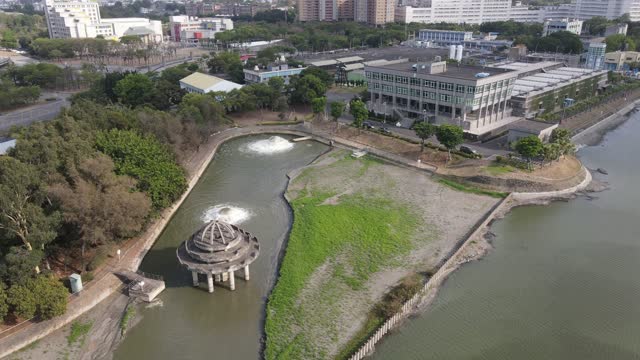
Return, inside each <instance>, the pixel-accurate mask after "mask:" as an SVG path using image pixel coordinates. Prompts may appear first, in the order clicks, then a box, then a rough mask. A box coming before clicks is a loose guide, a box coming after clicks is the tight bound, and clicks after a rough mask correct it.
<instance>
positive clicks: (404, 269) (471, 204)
mask: <svg viewBox="0 0 640 360" xmlns="http://www.w3.org/2000/svg"><path fill="white" fill-rule="evenodd" d="M349 154H350V153H349V152H347V151H344V150H335V151H333V152H331V153H329V154H326V155H325V156H323V157H322V158H320V159H319V160H318V161H317V162H316V163H314V164H313V165H310V166H309V167H307V168H305V169H304V170H303V171H301V172H299V173H298V175H297V177H296V178H295V179H294V180H293V181H292V182H291V184H290V185H289V188H288V196H289V197H290V198H291V199H296V198H298V197H300V196H302V197H304V196H305V194H309V193H310V192H314V193H318V192H320V193H327V194H332V196H330V197H329V198H327V199H326V200H325V202H324V203H323V204H322V206H331V205H333V204H339V203H340V201H341V198H344V197H352V196H358V197H362V198H364V199H365V201H366V199H367V198H371V199H373V198H378V199H379V198H384V199H388V200H389V201H391V202H393V203H394V204H397V205H399V206H403V207H406V208H408V209H410V211H411V213H412V214H414V215H415V216H416V218H417V220H418V221H417V225H416V226H415V229H414V231H413V232H412V235H411V236H410V237H411V239H410V240H411V241H410V251H409V252H406V253H403V255H402V256H399V257H396V258H393V259H389V261H388V262H387V263H386V265H385V266H384V268H383V269H382V270H380V271H376V272H374V273H372V274H371V275H370V276H369V277H368V279H367V280H366V282H365V283H364V284H363V286H360V287H354V286H351V285H350V283H349V281H348V279H349V278H350V275H351V271H352V269H351V268H350V262H349V259H350V258H351V257H353V256H358V253H357V249H354V248H352V247H348V246H347V247H345V248H344V249H341V251H340V252H339V253H338V255H336V256H332V257H330V258H328V259H327V260H326V261H325V262H324V263H323V264H322V265H321V266H319V267H317V268H316V269H315V271H314V272H313V274H312V275H311V276H310V278H309V279H308V281H307V282H306V285H305V286H304V288H303V289H302V291H301V292H300V293H299V294H298V295H297V298H296V300H295V304H296V305H295V309H292V312H293V313H295V320H292V321H293V322H294V324H292V325H291V326H290V328H289V329H286V331H287V332H288V335H289V336H290V339H294V338H296V337H298V336H303V337H304V338H305V339H313V341H312V342H311V344H310V345H309V346H310V347H311V349H305V351H304V353H305V354H306V355H307V356H308V357H309V358H318V359H320V358H322V359H326V358H333V357H335V356H336V355H337V353H338V352H339V351H340V350H341V349H342V347H343V346H345V345H346V343H347V342H348V341H349V340H350V339H351V337H352V336H354V335H355V334H356V333H357V332H358V331H359V330H360V329H361V327H362V326H363V325H364V323H365V320H366V319H367V315H368V314H369V313H370V312H371V311H372V310H373V308H374V306H375V305H376V304H377V303H379V302H380V301H381V300H382V298H383V297H384V295H385V293H386V292H388V291H389V290H390V289H391V288H392V287H393V286H394V285H396V284H397V283H398V282H399V281H400V280H401V279H402V278H404V277H405V276H407V275H409V274H412V273H416V272H423V271H426V270H431V269H433V268H434V267H435V266H437V265H438V264H439V263H440V262H441V261H442V259H443V258H444V257H445V256H446V255H447V254H449V252H450V250H451V249H452V248H453V247H454V246H455V244H456V243H457V242H458V241H459V240H460V239H462V238H463V237H464V236H465V235H466V234H467V233H468V232H469V230H470V229H471V228H472V227H473V226H474V225H475V224H476V222H477V221H478V220H479V219H480V218H481V217H482V216H483V215H484V214H485V213H486V212H487V211H489V210H490V209H491V208H492V207H493V206H494V205H495V204H496V202H497V201H498V200H497V199H494V198H491V197H488V196H480V195H474V194H468V193H463V192H458V191H455V190H452V189H450V188H448V187H446V186H443V185H441V184H439V183H437V182H435V181H434V180H432V179H431V177H430V176H429V175H428V174H427V173H425V172H421V171H417V170H410V169H406V168H401V167H397V166H394V165H391V164H388V163H384V162H381V161H378V160H375V159H371V158H367V157H365V158H364V159H362V160H356V159H352V158H351V157H350V156H349ZM294 221H295V220H294ZM291 358H297V357H295V356H294V357H291Z"/></svg>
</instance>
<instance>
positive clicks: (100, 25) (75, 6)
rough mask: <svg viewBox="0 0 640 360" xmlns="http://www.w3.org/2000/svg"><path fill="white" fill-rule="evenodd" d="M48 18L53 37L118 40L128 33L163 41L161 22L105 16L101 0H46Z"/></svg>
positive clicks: (51, 36) (50, 33) (148, 39)
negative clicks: (108, 17)
mask: <svg viewBox="0 0 640 360" xmlns="http://www.w3.org/2000/svg"><path fill="white" fill-rule="evenodd" d="M45 5H46V9H45V17H46V19H47V28H48V30H49V37H50V38H52V39H67V38H95V37H97V36H102V37H104V38H105V39H119V38H121V37H123V36H126V35H134V36H139V37H142V38H144V40H145V41H152V42H158V41H162V23H161V22H160V21H157V20H149V19H145V18H112V19H102V18H101V17H100V9H99V6H98V3H97V2H95V1H91V0H46V2H45Z"/></svg>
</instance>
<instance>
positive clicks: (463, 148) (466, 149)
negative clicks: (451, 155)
mask: <svg viewBox="0 0 640 360" xmlns="http://www.w3.org/2000/svg"><path fill="white" fill-rule="evenodd" d="M460 152H463V153H465V154H469V155H478V152H477V151H475V150H473V149H472V148H470V147H468V146H464V145H463V146H460Z"/></svg>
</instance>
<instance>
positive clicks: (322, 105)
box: [311, 96, 327, 118]
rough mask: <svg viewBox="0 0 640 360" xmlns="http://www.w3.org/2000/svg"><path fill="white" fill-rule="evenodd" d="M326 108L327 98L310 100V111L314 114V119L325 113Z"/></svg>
mask: <svg viewBox="0 0 640 360" xmlns="http://www.w3.org/2000/svg"><path fill="white" fill-rule="evenodd" d="M326 107H327V98H326V97H324V96H323V97H319V98H315V99H313V100H311V109H312V111H313V113H314V114H315V116H316V118H318V117H319V116H320V114H322V113H323V112H324V111H325V109H326Z"/></svg>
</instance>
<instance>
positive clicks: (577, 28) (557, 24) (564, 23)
mask: <svg viewBox="0 0 640 360" xmlns="http://www.w3.org/2000/svg"><path fill="white" fill-rule="evenodd" d="M542 26H543V28H542V35H543V36H549V35H551V34H553V33H555V32H558V31H568V32H570V33H573V34H576V35H580V33H581V32H582V20H577V19H555V20H554V19H547V20H545V21H544V23H543V25H542Z"/></svg>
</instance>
